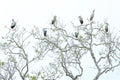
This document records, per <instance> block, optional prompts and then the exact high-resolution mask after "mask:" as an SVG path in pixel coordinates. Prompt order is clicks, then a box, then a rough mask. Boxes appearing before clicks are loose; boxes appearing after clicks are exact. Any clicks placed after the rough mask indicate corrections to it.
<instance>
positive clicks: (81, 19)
mask: <svg viewBox="0 0 120 80" xmlns="http://www.w3.org/2000/svg"><path fill="white" fill-rule="evenodd" d="M78 18H79V21H80V23H81V24H83V18H82V17H81V16H79V17H78Z"/></svg>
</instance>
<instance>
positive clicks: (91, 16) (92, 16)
mask: <svg viewBox="0 0 120 80" xmlns="http://www.w3.org/2000/svg"><path fill="white" fill-rule="evenodd" d="M94 12H95V10H93V12H92V14H91V15H90V21H91V20H93V18H94Z"/></svg>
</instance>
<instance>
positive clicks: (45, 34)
mask: <svg viewBox="0 0 120 80" xmlns="http://www.w3.org/2000/svg"><path fill="white" fill-rule="evenodd" d="M43 35H44V36H47V29H46V28H44V29H43Z"/></svg>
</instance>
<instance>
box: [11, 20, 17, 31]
mask: <svg viewBox="0 0 120 80" xmlns="http://www.w3.org/2000/svg"><path fill="white" fill-rule="evenodd" d="M15 26H16V22H15V20H14V19H12V23H11V28H12V29H13V28H14V27H15Z"/></svg>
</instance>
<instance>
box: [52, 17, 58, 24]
mask: <svg viewBox="0 0 120 80" xmlns="http://www.w3.org/2000/svg"><path fill="white" fill-rule="evenodd" d="M56 17H57V16H54V17H53V20H52V22H51V24H55V22H56Z"/></svg>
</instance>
